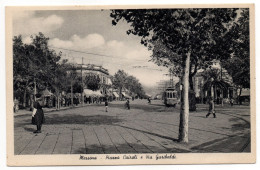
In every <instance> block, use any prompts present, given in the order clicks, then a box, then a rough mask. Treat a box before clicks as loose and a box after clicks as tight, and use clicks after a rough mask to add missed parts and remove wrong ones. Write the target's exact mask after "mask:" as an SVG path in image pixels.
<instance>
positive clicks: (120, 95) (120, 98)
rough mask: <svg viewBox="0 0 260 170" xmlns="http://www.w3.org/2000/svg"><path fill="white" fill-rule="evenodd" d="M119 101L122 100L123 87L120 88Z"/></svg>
mask: <svg viewBox="0 0 260 170" xmlns="http://www.w3.org/2000/svg"><path fill="white" fill-rule="evenodd" d="M119 100H122V87H120V88H119Z"/></svg>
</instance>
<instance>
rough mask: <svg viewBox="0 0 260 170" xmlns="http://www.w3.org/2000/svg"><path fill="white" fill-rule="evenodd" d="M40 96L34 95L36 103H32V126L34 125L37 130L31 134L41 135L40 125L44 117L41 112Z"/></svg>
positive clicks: (43, 121)
mask: <svg viewBox="0 0 260 170" xmlns="http://www.w3.org/2000/svg"><path fill="white" fill-rule="evenodd" d="M41 100H42V99H41V95H40V94H37V95H36V101H35V102H34V103H33V114H32V124H33V125H36V128H37V130H36V131H34V132H33V133H41V127H42V124H43V123H45V117H44V113H43V110H42V106H41V104H40V102H41Z"/></svg>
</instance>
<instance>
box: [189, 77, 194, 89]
mask: <svg viewBox="0 0 260 170" xmlns="http://www.w3.org/2000/svg"><path fill="white" fill-rule="evenodd" d="M192 78H193V76H192V75H191V74H190V75H189V83H190V89H191V90H192V91H194V87H193V80H192Z"/></svg>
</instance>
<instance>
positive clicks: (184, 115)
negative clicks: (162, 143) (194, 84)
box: [178, 52, 190, 143]
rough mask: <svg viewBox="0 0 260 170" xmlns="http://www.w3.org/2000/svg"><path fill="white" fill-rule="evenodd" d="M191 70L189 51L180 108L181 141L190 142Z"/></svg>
mask: <svg viewBox="0 0 260 170" xmlns="http://www.w3.org/2000/svg"><path fill="white" fill-rule="evenodd" d="M189 71H190V52H188V53H187V58H186V61H185V69H184V75H183V77H182V84H183V86H184V87H183V93H182V94H183V95H182V98H183V99H182V102H181V109H180V124H179V139H178V141H179V142H184V143H188V142H189V138H188V129H189Z"/></svg>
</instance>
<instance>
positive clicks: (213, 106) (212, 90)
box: [211, 85, 215, 111]
mask: <svg viewBox="0 0 260 170" xmlns="http://www.w3.org/2000/svg"><path fill="white" fill-rule="evenodd" d="M211 97H212V100H213V102H212V111H214V110H215V102H214V87H213V85H211Z"/></svg>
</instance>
